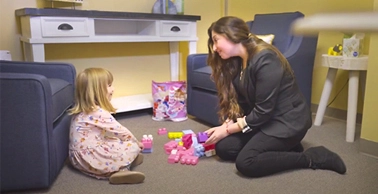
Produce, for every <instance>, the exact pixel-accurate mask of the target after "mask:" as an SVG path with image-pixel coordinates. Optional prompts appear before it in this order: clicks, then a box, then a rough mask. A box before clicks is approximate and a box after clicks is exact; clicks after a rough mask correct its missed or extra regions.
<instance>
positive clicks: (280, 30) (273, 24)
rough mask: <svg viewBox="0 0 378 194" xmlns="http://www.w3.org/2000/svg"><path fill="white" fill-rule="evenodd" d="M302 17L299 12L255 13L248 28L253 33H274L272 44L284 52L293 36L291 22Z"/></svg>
mask: <svg viewBox="0 0 378 194" xmlns="http://www.w3.org/2000/svg"><path fill="white" fill-rule="evenodd" d="M302 17H304V15H303V14H302V13H300V12H288V13H272V14H256V15H255V18H254V20H253V23H252V26H251V29H250V30H251V32H252V33H254V34H274V35H275V37H274V40H273V45H274V46H275V47H277V48H278V50H280V51H281V52H282V53H285V51H286V50H287V49H288V47H289V45H290V43H291V41H292V38H293V36H292V34H291V32H290V27H291V23H292V22H293V21H294V20H295V19H297V18H302Z"/></svg>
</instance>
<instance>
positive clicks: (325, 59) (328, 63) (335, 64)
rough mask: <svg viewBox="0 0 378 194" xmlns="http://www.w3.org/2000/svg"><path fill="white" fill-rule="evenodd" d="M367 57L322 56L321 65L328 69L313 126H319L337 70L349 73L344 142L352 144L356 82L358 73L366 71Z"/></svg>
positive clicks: (355, 113)
mask: <svg viewBox="0 0 378 194" xmlns="http://www.w3.org/2000/svg"><path fill="white" fill-rule="evenodd" d="M367 64H368V56H362V57H343V56H330V55H327V54H323V55H322V65H323V66H325V67H328V73H327V78H326V81H325V83H324V87H323V92H322V96H321V98H320V103H319V107H318V110H317V112H316V117H315V122H314V125H315V126H320V125H321V124H322V121H323V116H324V113H325V110H326V107H327V103H328V99H329V96H330V94H331V90H332V86H333V83H334V81H335V76H336V73H337V70H338V69H343V70H348V71H349V86H348V113H347V126H346V141H347V142H353V141H354V136H355V130H356V116H357V100H358V81H359V74H360V72H359V71H366V70H367Z"/></svg>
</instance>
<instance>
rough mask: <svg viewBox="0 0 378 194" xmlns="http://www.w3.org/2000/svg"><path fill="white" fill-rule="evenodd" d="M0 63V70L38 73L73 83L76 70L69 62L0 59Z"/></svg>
mask: <svg viewBox="0 0 378 194" xmlns="http://www.w3.org/2000/svg"><path fill="white" fill-rule="evenodd" d="M0 65H1V69H0V71H1V72H8V73H29V74H39V75H44V76H45V77H46V78H57V79H62V80H65V81H67V82H68V83H70V84H72V85H75V83H74V82H75V76H76V70H75V67H74V66H73V65H72V64H69V63H56V62H21V61H0Z"/></svg>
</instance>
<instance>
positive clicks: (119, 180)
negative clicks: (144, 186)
mask: <svg viewBox="0 0 378 194" xmlns="http://www.w3.org/2000/svg"><path fill="white" fill-rule="evenodd" d="M144 179H145V176H144V174H143V173H141V172H136V171H129V170H127V169H124V170H121V171H118V172H116V173H114V174H112V175H111V176H110V178H109V183H110V184H137V183H142V182H143V181H144Z"/></svg>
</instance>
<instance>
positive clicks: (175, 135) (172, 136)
mask: <svg viewBox="0 0 378 194" xmlns="http://www.w3.org/2000/svg"><path fill="white" fill-rule="evenodd" d="M183 135H184V133H183V132H168V138H169V139H179V138H182V136H183Z"/></svg>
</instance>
